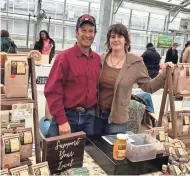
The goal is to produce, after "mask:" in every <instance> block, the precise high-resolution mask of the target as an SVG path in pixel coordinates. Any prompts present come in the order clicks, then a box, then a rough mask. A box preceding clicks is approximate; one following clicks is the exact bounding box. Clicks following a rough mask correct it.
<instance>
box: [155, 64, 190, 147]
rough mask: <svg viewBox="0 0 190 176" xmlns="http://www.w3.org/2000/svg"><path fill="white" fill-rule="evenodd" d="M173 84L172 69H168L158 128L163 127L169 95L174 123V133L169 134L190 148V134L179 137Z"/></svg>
mask: <svg viewBox="0 0 190 176" xmlns="http://www.w3.org/2000/svg"><path fill="white" fill-rule="evenodd" d="M172 84H173V82H172V71H171V68H170V67H168V68H167V75H166V81H165V86H164V91H163V96H162V102H161V107H160V114H159V119H158V123H157V126H158V127H161V126H162V118H163V116H164V112H165V107H166V98H167V95H169V103H170V112H171V122H172V132H171V133H169V136H170V137H172V138H178V139H179V140H182V141H183V142H184V143H185V144H186V147H187V148H190V135H189V134H188V135H183V136H178V135H177V126H176V119H177V117H176V112H175V104H174V96H173V86H172Z"/></svg>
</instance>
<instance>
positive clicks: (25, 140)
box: [15, 128, 33, 160]
mask: <svg viewBox="0 0 190 176" xmlns="http://www.w3.org/2000/svg"><path fill="white" fill-rule="evenodd" d="M15 132H16V133H18V134H19V137H20V144H21V150H20V155H21V160H25V159H28V158H29V157H31V156H32V144H33V136H32V128H24V129H16V130H15Z"/></svg>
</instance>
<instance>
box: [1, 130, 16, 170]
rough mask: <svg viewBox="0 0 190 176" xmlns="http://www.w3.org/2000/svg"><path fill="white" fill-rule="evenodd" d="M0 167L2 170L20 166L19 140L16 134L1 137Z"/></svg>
mask: <svg viewBox="0 0 190 176" xmlns="http://www.w3.org/2000/svg"><path fill="white" fill-rule="evenodd" d="M1 145H2V146H1V159H2V162H1V165H2V168H3V169H7V168H13V167H17V166H20V139H19V135H18V134H12V135H9V136H2V143H1Z"/></svg>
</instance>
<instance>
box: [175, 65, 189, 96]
mask: <svg viewBox="0 0 190 176" xmlns="http://www.w3.org/2000/svg"><path fill="white" fill-rule="evenodd" d="M189 85H190V64H179V65H177V66H176V67H175V69H174V72H173V90H174V94H175V95H177V94H181V95H185V94H190V86H189Z"/></svg>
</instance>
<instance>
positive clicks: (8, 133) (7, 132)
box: [1, 129, 13, 136]
mask: <svg viewBox="0 0 190 176" xmlns="http://www.w3.org/2000/svg"><path fill="white" fill-rule="evenodd" d="M11 134H13V129H2V130H1V135H2V136H3V135H6V136H7V135H11Z"/></svg>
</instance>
